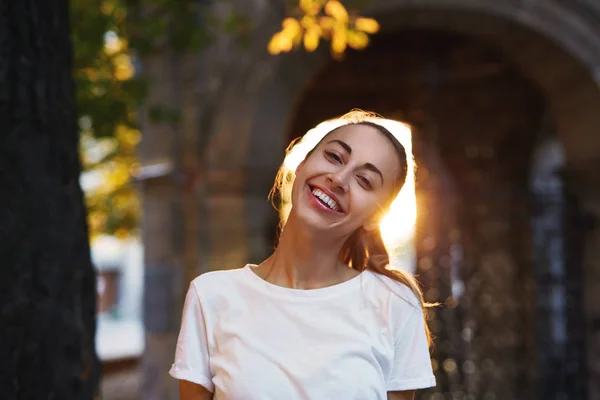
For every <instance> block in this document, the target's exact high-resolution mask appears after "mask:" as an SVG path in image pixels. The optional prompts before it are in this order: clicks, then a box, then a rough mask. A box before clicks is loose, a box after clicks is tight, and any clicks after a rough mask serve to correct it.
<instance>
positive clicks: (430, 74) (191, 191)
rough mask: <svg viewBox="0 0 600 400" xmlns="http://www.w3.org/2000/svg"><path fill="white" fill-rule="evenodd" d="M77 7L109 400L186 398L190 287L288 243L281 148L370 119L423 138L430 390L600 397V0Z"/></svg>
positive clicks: (409, 253) (409, 240) (418, 198)
mask: <svg viewBox="0 0 600 400" xmlns="http://www.w3.org/2000/svg"><path fill="white" fill-rule="evenodd" d="M70 7H71V28H72V42H73V50H74V74H75V75H74V76H75V80H76V94H77V96H76V102H77V111H78V125H79V131H80V137H81V140H80V147H81V148H80V152H81V157H82V160H83V167H84V172H83V173H82V175H81V180H80V182H81V185H82V187H83V189H84V191H85V197H86V199H85V200H86V206H87V210H88V217H87V218H88V225H89V229H90V236H91V238H90V240H91V242H90V243H91V247H92V249H91V250H92V253H91V254H92V261H93V264H94V268H95V270H96V274H97V299H98V301H97V307H96V308H97V318H98V325H97V331H96V339H95V342H96V350H97V353H98V356H99V358H100V361H101V363H102V366H103V378H102V381H101V391H102V398H103V399H106V400H121V399H122V400H130V399H157V400H158V399H160V400H163V399H164V400H170V399H176V398H177V389H176V385H177V384H176V382H175V381H174V380H173V379H171V378H170V377H168V375H167V372H168V370H169V367H170V365H171V363H172V361H173V355H174V348H175V341H176V338H177V333H178V329H179V323H180V311H181V307H182V304H183V296H184V294H185V291H186V290H187V287H188V284H189V282H190V281H191V280H192V279H193V278H194V277H196V276H198V275H199V274H201V273H204V272H207V271H211V270H216V269H229V268H239V267H241V266H243V265H244V264H246V263H248V262H260V261H261V260H262V259H263V258H265V257H266V256H267V255H268V254H269V253H270V252H271V250H272V248H273V245H274V243H275V238H276V226H277V215H276V213H275V211H274V210H272V208H271V205H270V204H269V202H268V201H267V199H266V197H267V194H268V192H269V189H270V187H271V185H272V182H273V178H274V177H275V173H276V170H277V168H278V166H279V165H280V164H281V162H282V161H283V158H284V149H285V148H286V146H287V145H288V143H289V142H290V141H291V140H292V139H294V138H296V137H298V136H301V135H303V134H304V133H305V132H307V131H308V130H310V129H311V128H313V127H315V126H317V125H318V124H319V123H321V122H322V121H325V120H327V119H330V118H332V117H335V116H338V115H341V114H343V113H345V112H347V111H349V110H350V109H352V108H355V107H358V108H362V109H367V110H373V111H376V112H378V113H380V114H383V115H384V116H385V117H386V118H389V119H392V120H396V121H400V122H403V123H406V124H409V125H410V127H411V131H412V147H413V155H414V158H415V162H416V165H417V169H416V176H415V179H416V184H415V187H414V197H413V198H414V200H413V202H414V204H416V218H415V219H412V220H411V219H408V220H406V221H402V222H401V223H399V224H398V229H401V230H402V231H403V232H410V234H409V235H408V236H406V235H405V236H403V239H402V241H401V242H398V243H395V247H394V249H393V251H394V252H395V256H396V263H397V265H398V266H399V267H401V268H406V269H408V270H410V271H413V272H415V273H416V274H417V275H418V279H419V281H420V282H421V283H422V285H423V289H424V292H425V297H426V300H427V301H430V302H440V303H441V304H442V305H441V306H440V307H438V308H435V309H433V310H431V312H430V325H431V328H432V331H433V334H434V335H435V337H436V339H435V348H434V351H433V353H432V360H433V364H434V369H435V373H436V377H437V382H438V386H437V387H436V388H435V389H432V390H429V391H425V392H423V393H420V394H419V398H422V399H431V400H441V399H484V400H505V399H506V400H509V399H557V400H559V399H560V400H563V399H569V400H570V399H590V400H591V399H600V252H599V250H598V249H600V230H599V227H598V224H597V221H598V216H600V133H599V132H600V86H599V85H600V72H599V71H600V28H599V26H600V25H599V24H598V22H599V21H600V3H597V2H595V1H594V0H569V1H564V0H539V1H515V0H480V1H471V0H420V1H406V0H394V1H392V0H381V1H380V0H353V1H350V0H348V1H342V2H337V1H333V0H329V1H326V0H323V1H321V0H300V1H292V0H289V1H284V0H281V1H279V0H245V1H238V0H208V1H178V0H145V1H141V0H138V1H135V0H103V1H99V2H98V1H91V0H72V1H71V4H70ZM403 224H404V225H403Z"/></svg>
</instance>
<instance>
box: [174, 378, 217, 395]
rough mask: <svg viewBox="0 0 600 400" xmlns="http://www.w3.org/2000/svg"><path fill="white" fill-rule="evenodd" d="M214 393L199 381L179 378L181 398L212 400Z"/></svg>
mask: <svg viewBox="0 0 600 400" xmlns="http://www.w3.org/2000/svg"><path fill="white" fill-rule="evenodd" d="M212 398H213V394H212V393H211V392H209V391H208V389H206V388H205V387H204V386H202V385H198V384H197V383H193V382H189V381H185V380H183V379H180V380H179V400H212Z"/></svg>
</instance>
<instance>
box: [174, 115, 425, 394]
mask: <svg viewBox="0 0 600 400" xmlns="http://www.w3.org/2000/svg"><path fill="white" fill-rule="evenodd" d="M384 124H385V125H387V126H390V127H391V128H392V129H394V128H397V127H401V126H403V125H401V124H398V123H393V122H390V121H387V120H383V119H381V118H378V117H377V116H375V115H372V114H369V113H364V112H360V111H354V112H351V113H349V114H347V115H345V116H344V117H341V118H340V119H339V120H336V121H335V122H332V123H331V125H328V126H327V128H328V129H327V130H326V133H325V134H322V135H318V136H316V135H315V136H314V137H311V136H307V137H305V140H304V141H302V142H300V143H299V144H298V146H299V147H298V148H302V147H303V146H305V147H304V153H303V154H301V155H300V154H298V156H297V158H296V160H295V161H294V164H291V161H290V158H289V157H294V155H292V156H288V159H287V160H286V163H285V164H284V165H283V166H282V168H281V170H280V172H279V174H278V176H277V178H276V182H275V186H274V190H273V192H272V194H274V193H277V192H278V190H283V192H282V193H281V194H282V198H283V205H284V208H285V211H282V213H284V214H283V215H282V225H281V228H282V229H281V235H280V239H279V243H278V245H277V248H276V249H275V251H274V253H273V254H272V255H271V256H270V257H269V258H267V259H266V260H265V261H263V262H262V263H261V264H260V265H246V267H244V268H241V269H235V270H228V271H215V272H209V273H206V274H204V275H202V276H200V277H198V278H196V279H194V281H193V282H192V284H191V285H190V290H189V291H188V294H187V297H186V302H185V305H184V311H183V320H182V325H181V331H180V334H179V339H178V344H177V351H176V355H175V363H174V364H173V367H172V368H171V375H172V376H173V377H175V378H177V379H179V380H180V387H181V393H182V396H181V398H182V400H191V399H210V398H212V399H231V400H235V399H244V400H246V399H250V400H252V399H261V400H263V399H348V400H353V399H355V400H358V399H373V400H385V399H402V400H404V399H411V398H413V395H414V391H415V390H416V389H422V388H427V387H431V386H434V385H435V378H434V376H433V372H432V365H431V362H430V358H429V351H428V349H429V343H430V337H429V330H428V328H427V325H426V323H425V320H424V309H423V307H424V306H426V304H424V302H423V296H422V294H421V291H420V289H419V287H418V285H417V283H416V281H415V280H414V278H413V277H412V276H411V275H409V274H407V273H406V272H403V271H394V270H392V269H390V268H389V263H390V257H389V252H388V250H387V249H386V247H385V244H384V242H383V239H382V233H381V228H380V226H381V224H382V217H383V216H384V215H386V213H387V212H388V211H389V209H390V206H392V204H394V202H397V197H398V194H399V193H400V192H401V191H402V188H403V187H405V186H407V185H405V181H406V179H407V176H409V177H410V178H409V179H410V180H412V179H413V178H412V176H413V175H412V160H410V157H407V150H406V149H407V148H408V149H410V144H409V142H410V140H408V142H407V140H406V136H405V137H404V138H403V139H404V142H405V145H403V144H402V143H401V142H400V141H399V140H398V133H396V134H394V133H392V132H391V131H390V130H389V129H387V128H386V127H385V126H384ZM324 131H325V130H324ZM398 132H404V134H405V135H407V133H408V130H407V129H406V128H404V129H403V130H398ZM408 138H409V139H410V136H409V135H408ZM307 143H310V145H307ZM290 154H294V153H293V152H292V153H290ZM409 154H410V153H409ZM409 160H410V161H409ZM409 163H410V164H409ZM409 165H410V173H409ZM408 187H409V188H411V187H412V186H410V185H409V186H408ZM412 193H414V191H413V192H412ZM413 199H414V194H413ZM396 204H397V203H396ZM412 204H413V209H414V201H413V203H412Z"/></svg>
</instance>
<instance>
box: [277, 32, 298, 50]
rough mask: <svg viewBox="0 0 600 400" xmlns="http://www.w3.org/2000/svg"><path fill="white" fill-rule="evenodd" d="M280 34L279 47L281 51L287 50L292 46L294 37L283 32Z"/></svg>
mask: <svg viewBox="0 0 600 400" xmlns="http://www.w3.org/2000/svg"><path fill="white" fill-rule="evenodd" d="M281 33H282V34H281V36H279V48H280V49H281V51H283V52H286V53H287V52H288V51H290V50H292V47H294V37H293V36H291V35H288V34H286V33H285V32H281Z"/></svg>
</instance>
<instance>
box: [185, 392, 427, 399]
mask: <svg viewBox="0 0 600 400" xmlns="http://www.w3.org/2000/svg"><path fill="white" fill-rule="evenodd" d="M414 398H415V391H414V390H405V391H402V392H388V400H413V399H414ZM182 400H183V399H182Z"/></svg>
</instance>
